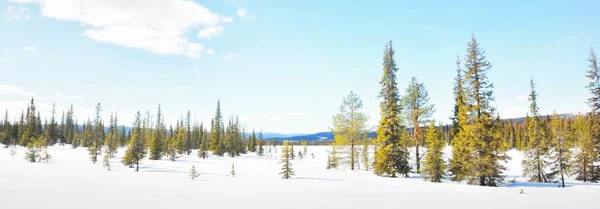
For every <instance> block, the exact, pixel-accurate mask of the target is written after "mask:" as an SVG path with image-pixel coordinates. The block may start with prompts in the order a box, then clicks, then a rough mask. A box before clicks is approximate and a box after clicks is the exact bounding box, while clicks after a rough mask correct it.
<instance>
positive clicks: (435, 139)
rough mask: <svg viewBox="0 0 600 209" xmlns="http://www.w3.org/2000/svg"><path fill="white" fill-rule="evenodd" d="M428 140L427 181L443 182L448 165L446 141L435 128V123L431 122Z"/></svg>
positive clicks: (426, 139)
mask: <svg viewBox="0 0 600 209" xmlns="http://www.w3.org/2000/svg"><path fill="white" fill-rule="evenodd" d="M425 141H426V142H427V152H426V154H425V162H424V163H425V165H424V166H425V167H424V168H423V173H424V174H425V178H424V180H425V181H431V182H442V179H443V177H444V175H445V173H446V172H445V170H446V165H445V162H444V158H443V154H444V153H443V150H444V146H445V144H444V141H443V140H442V137H441V136H440V134H439V133H438V131H437V129H436V128H435V124H434V123H433V122H431V124H430V125H429V128H428V129H427V134H426V135H425Z"/></svg>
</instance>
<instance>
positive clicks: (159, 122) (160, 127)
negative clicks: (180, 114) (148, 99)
mask: <svg viewBox="0 0 600 209" xmlns="http://www.w3.org/2000/svg"><path fill="white" fill-rule="evenodd" d="M164 135H165V126H164V121H163V115H162V111H161V109H160V104H158V111H157V113H156V130H154V132H153V133H152V138H151V139H150V157H149V159H150V160H160V159H161V158H162V155H163V153H164V152H165V151H164V150H163V148H164V144H163V141H164Z"/></svg>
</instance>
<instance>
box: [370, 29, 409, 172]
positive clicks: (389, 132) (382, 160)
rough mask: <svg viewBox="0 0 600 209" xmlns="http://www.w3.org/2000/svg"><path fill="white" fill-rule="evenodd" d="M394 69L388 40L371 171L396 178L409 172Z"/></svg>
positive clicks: (395, 68)
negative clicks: (402, 141) (377, 145)
mask: <svg viewBox="0 0 600 209" xmlns="http://www.w3.org/2000/svg"><path fill="white" fill-rule="evenodd" d="M397 71H398V68H397V67H396V61H395V60H394V49H393V47H392V42H391V41H390V42H389V43H388V44H387V45H386V47H385V50H384V56H383V76H382V78H381V81H380V82H379V84H381V90H380V91H379V97H380V98H382V99H383V101H382V102H381V103H380V109H381V119H380V120H379V126H378V128H377V143H378V144H379V145H381V146H380V147H379V150H377V151H376V153H375V163H374V169H375V170H374V173H375V174H377V175H382V174H386V175H388V176H391V177H396V173H401V174H403V175H404V176H408V172H409V171H410V166H409V164H408V150H407V148H406V146H401V145H400V142H401V138H402V135H403V134H402V132H403V131H404V127H403V126H402V125H401V124H402V121H401V118H400V113H401V112H402V107H401V106H400V95H399V93H398V84H397V80H396V72H397Z"/></svg>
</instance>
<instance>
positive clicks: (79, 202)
mask: <svg viewBox="0 0 600 209" xmlns="http://www.w3.org/2000/svg"><path fill="white" fill-rule="evenodd" d="M329 149H330V148H329V147H326V146H309V147H308V156H307V157H305V158H304V159H302V160H299V159H296V160H293V161H292V164H293V168H294V171H295V172H296V175H295V176H294V177H293V179H289V180H284V179H281V177H280V175H279V172H280V167H281V165H280V164H279V161H280V160H279V158H278V157H259V156H256V155H255V154H254V153H250V154H246V155H243V156H241V157H236V158H229V157H214V156H211V157H210V158H208V159H199V158H198V157H197V156H196V152H193V153H192V155H189V156H187V155H184V156H183V157H181V158H179V159H178V160H177V161H176V162H172V161H169V160H168V159H166V158H165V159H163V160H159V161H151V160H144V161H143V162H142V164H141V165H140V172H134V170H133V169H131V168H128V167H125V166H123V165H122V164H121V163H120V159H119V158H114V159H112V160H111V171H107V169H106V167H104V166H103V165H102V162H101V161H100V162H97V163H96V164H92V162H91V160H89V157H88V153H87V150H85V149H84V148H78V149H72V148H70V147H69V146H54V147H50V148H49V152H50V154H51V155H52V161H51V162H48V163H29V162H27V161H26V160H24V159H23V155H24V153H25V150H24V149H23V148H17V150H16V153H17V155H16V156H10V154H9V153H10V150H9V149H0V208H2V209H13V208H19V209H27V208H45V209H54V208H57V209H59V208H60V209H83V208H85V209H90V208H144V209H151V208H161V209H165V208H261V209H269V208H286V209H296V208H298V209H309V208H330V209H333V208H344V209H346V208H361V209H367V208H442V207H443V208H461V209H468V208H477V209H479V208H502V209H504V208H528V209H531V208H545V209H553V208H557V209H558V208H561V209H562V208H579V209H585V208H595V209H597V208H600V205H599V203H598V199H599V198H600V185H599V184H586V183H583V182H577V181H574V180H573V179H571V178H570V179H569V182H568V187H567V188H558V187H556V185H555V184H536V183H526V178H523V177H521V175H522V174H521V173H522V171H521V164H520V162H521V160H522V158H523V154H522V152H518V151H514V150H512V151H510V152H509V155H510V156H511V157H512V160H511V161H509V162H508V163H507V166H508V168H509V169H508V170H507V171H506V173H505V174H506V175H507V180H512V179H513V178H516V180H517V183H514V184H508V185H505V186H503V187H496V188H492V187H480V186H472V185H465V184H459V183H454V182H445V183H430V182H425V181H423V180H422V179H421V178H420V177H419V176H418V175H416V174H411V178H395V179H394V178H385V177H378V176H375V175H374V174H373V173H372V172H371V171H364V170H359V171H350V170H348V169H340V170H327V169H325V167H326V159H327V152H326V151H327V150H329ZM299 150H302V148H301V147H300V146H296V147H295V151H296V152H298V151H299ZM278 151H281V149H278ZM310 153H314V155H315V158H311V157H310V156H311V155H310ZM122 154H123V150H121V151H120V152H119V156H120V155H122ZM273 155H274V156H279V155H280V152H278V153H277V154H275V153H273ZM119 156H118V157H119ZM232 163H234V164H235V169H236V176H235V177H229V176H228V174H229V173H230V171H231V164H232ZM192 165H194V166H195V167H196V168H197V169H198V170H199V172H200V173H201V175H200V176H199V177H198V178H197V179H195V180H193V181H192V180H191V179H190V178H189V176H188V175H189V169H190V168H191V167H192ZM361 166H362V165H361ZM521 189H523V190H524V194H520V193H519V191H520V190H521Z"/></svg>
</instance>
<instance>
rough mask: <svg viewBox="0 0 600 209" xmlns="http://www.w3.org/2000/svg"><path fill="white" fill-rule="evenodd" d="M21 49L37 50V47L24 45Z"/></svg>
mask: <svg viewBox="0 0 600 209" xmlns="http://www.w3.org/2000/svg"><path fill="white" fill-rule="evenodd" d="M23 50H24V51H27V52H37V50H38V49H37V47H35V46H26V47H25V48H23Z"/></svg>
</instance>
